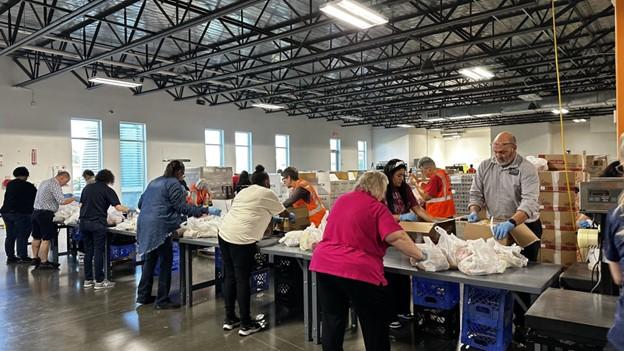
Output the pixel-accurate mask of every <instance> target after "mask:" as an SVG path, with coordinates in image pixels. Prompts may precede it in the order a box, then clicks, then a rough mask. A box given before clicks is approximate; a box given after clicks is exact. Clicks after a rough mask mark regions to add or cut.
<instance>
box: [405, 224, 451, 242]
mask: <svg viewBox="0 0 624 351" xmlns="http://www.w3.org/2000/svg"><path fill="white" fill-rule="evenodd" d="M399 225H400V226H401V228H403V230H405V231H406V232H407V234H409V236H410V237H411V238H412V240H416V237H417V236H418V235H419V234H420V235H426V236H428V237H430V238H431V241H433V243H434V244H437V243H438V238H439V237H440V236H439V235H438V232H436V231H435V227H441V228H442V229H444V230H446V232H447V233H449V234H454V233H455V220H454V219H449V220H446V221H443V222H438V223H431V222H399Z"/></svg>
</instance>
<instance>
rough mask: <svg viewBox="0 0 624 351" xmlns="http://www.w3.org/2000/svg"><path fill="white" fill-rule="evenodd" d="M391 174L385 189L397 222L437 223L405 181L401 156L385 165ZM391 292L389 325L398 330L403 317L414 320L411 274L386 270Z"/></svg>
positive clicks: (404, 169)
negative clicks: (421, 205)
mask: <svg viewBox="0 0 624 351" xmlns="http://www.w3.org/2000/svg"><path fill="white" fill-rule="evenodd" d="M384 173H385V175H386V177H388V186H387V188H386V205H387V206H388V209H389V210H390V212H391V213H392V215H393V216H394V219H395V220H396V221H403V222H405V221H407V222H417V221H419V220H421V221H424V222H434V218H433V217H431V216H430V215H429V214H428V213H427V212H426V211H425V209H424V208H422V207H420V205H418V201H417V200H416V197H415V196H414V193H413V192H412V189H411V188H410V186H409V185H408V184H407V182H406V181H405V177H406V173H407V164H406V163H405V162H403V161H401V160H399V159H392V160H390V161H388V163H387V164H386V167H385V168H384ZM386 280H388V291H389V294H390V297H391V301H392V305H393V306H392V308H393V311H392V316H394V317H395V318H393V319H394V320H393V321H392V322H391V323H390V328H392V329H398V328H401V327H402V326H403V324H402V323H401V320H412V319H413V318H414V316H413V315H412V312H411V308H410V304H411V296H410V295H411V281H410V277H409V276H406V275H402V274H394V273H386Z"/></svg>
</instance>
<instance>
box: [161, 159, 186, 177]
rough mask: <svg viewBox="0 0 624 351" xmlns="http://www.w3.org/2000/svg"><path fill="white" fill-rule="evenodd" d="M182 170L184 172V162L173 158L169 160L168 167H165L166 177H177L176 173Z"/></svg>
mask: <svg viewBox="0 0 624 351" xmlns="http://www.w3.org/2000/svg"><path fill="white" fill-rule="evenodd" d="M178 172H182V174H184V163H182V161H179V160H173V161H171V162H169V164H168V165H167V168H165V174H164V176H165V177H177V175H176V173H178Z"/></svg>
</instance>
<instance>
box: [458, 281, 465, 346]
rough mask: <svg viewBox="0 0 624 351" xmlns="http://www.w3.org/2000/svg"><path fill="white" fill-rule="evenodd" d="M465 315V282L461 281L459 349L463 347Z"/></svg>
mask: <svg viewBox="0 0 624 351" xmlns="http://www.w3.org/2000/svg"><path fill="white" fill-rule="evenodd" d="M463 317H464V284H463V283H459V332H458V334H459V337H458V339H457V350H458V351H459V350H461V349H462V340H461V336H462V324H463V323H462V321H463Z"/></svg>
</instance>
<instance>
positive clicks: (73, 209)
mask: <svg viewBox="0 0 624 351" xmlns="http://www.w3.org/2000/svg"><path fill="white" fill-rule="evenodd" d="M78 218H80V204H79V203H77V202H72V203H70V204H68V205H61V206H59V209H58V211H56V213H55V214H54V222H55V223H64V224H66V225H74V224H77V223H78Z"/></svg>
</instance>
